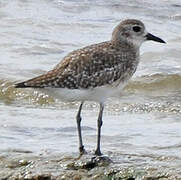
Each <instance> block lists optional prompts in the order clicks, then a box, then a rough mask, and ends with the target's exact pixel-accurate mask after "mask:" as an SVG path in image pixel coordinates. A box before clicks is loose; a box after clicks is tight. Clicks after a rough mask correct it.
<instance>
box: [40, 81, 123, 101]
mask: <svg viewBox="0 0 181 180" xmlns="http://www.w3.org/2000/svg"><path fill="white" fill-rule="evenodd" d="M125 85H126V84H125V83H121V84H119V85H118V86H116V87H114V86H112V85H106V86H101V87H96V88H93V89H67V88H43V89H39V90H40V91H43V92H44V93H47V94H48V95H50V96H52V97H54V98H57V99H60V100H61V101H96V102H105V101H106V99H107V98H109V97H112V96H115V95H116V94H118V93H120V92H121V90H122V89H123V87H124V86H125Z"/></svg>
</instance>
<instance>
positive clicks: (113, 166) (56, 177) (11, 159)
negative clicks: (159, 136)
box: [0, 150, 181, 180]
mask: <svg viewBox="0 0 181 180" xmlns="http://www.w3.org/2000/svg"><path fill="white" fill-rule="evenodd" d="M92 157H93V155H92V154H91V153H90V152H89V153H88V154H87V155H84V156H82V157H80V158H78V154H74V155H65V154H64V155H63V154H55V155H48V154H47V155H43V154H42V155H38V156H34V155H32V154H31V152H22V151H18V150H17V151H16V152H14V153H12V152H9V153H8V154H7V153H6V154H4V155H1V157H0V177H1V178H0V179H1V180H5V179H8V180H49V179H50V180H60V179H61V180H64V179H65V180H68V179H73V180H79V179H81V180H84V179H85V180H86V179H91V180H102V179H104V180H110V179H112V180H114V179H115V180H117V179H123V180H134V179H135V180H180V179H181V169H180V167H181V159H178V158H175V157H174V156H172V157H164V156H154V155H151V154H150V155H149V156H148V155H147V156H141V155H139V154H121V153H119V154H113V153H111V152H110V153H109V157H110V159H111V160H112V162H110V161H108V160H107V159H106V160H104V159H97V160H96V161H92V160H91V158H92ZM176 162H177V166H178V167H177V170H176V168H175V167H174V166H173V165H175V164H176ZM164 164H167V165H168V164H170V167H168V166H166V167H165V166H164ZM173 168H174V169H173Z"/></svg>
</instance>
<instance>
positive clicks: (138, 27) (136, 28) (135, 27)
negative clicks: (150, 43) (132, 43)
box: [133, 26, 141, 32]
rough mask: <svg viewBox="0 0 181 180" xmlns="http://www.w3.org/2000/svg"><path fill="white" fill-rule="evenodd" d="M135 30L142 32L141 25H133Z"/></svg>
mask: <svg viewBox="0 0 181 180" xmlns="http://www.w3.org/2000/svg"><path fill="white" fill-rule="evenodd" d="M133 31H134V32H140V31H141V27H140V26H133Z"/></svg>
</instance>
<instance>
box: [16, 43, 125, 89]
mask: <svg viewBox="0 0 181 180" xmlns="http://www.w3.org/2000/svg"><path fill="white" fill-rule="evenodd" d="M110 48H111V47H110V44H109V43H104V44H103V43H102V44H98V45H97V46H95V45H94V46H89V47H87V48H83V49H80V50H77V51H74V52H72V53H70V54H69V55H68V56H66V57H65V58H64V59H63V60H62V62H61V63H60V64H58V65H57V66H56V67H55V69H53V70H52V71H49V72H48V73H46V74H44V75H42V76H39V77H36V78H33V79H30V80H28V81H25V82H23V83H19V84H17V85H16V87H34V88H43V87H54V88H68V89H86V88H94V87H98V86H103V85H106V84H112V83H113V82H114V81H116V80H118V79H120V78H122V77H124V74H125V70H126V69H127V64H128V63H127V60H126V56H124V53H123V55H122V56H121V55H120V52H119V53H118V52H117V51H116V50H115V49H114V48H112V49H111V50H110Z"/></svg>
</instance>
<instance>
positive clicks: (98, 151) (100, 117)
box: [95, 103, 104, 156]
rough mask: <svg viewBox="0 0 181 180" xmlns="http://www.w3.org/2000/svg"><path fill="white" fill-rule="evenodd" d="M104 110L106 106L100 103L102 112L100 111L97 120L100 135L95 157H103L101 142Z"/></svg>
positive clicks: (98, 135) (98, 134)
mask: <svg viewBox="0 0 181 180" xmlns="http://www.w3.org/2000/svg"><path fill="white" fill-rule="evenodd" d="M103 110H104V104H103V103H100V111H99V116H98V120H97V127H98V133H97V149H96V151H95V155H97V156H100V155H102V153H101V149H100V141H101V126H102V123H103V122H102V114H103Z"/></svg>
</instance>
